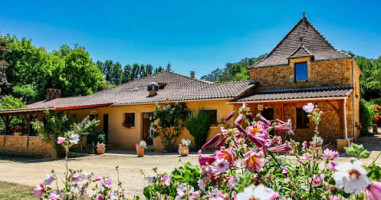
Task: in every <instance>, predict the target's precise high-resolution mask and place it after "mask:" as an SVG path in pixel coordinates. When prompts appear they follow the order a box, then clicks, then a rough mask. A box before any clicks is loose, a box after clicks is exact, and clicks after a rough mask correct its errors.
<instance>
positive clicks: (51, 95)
mask: <svg viewBox="0 0 381 200" xmlns="http://www.w3.org/2000/svg"><path fill="white" fill-rule="evenodd" d="M60 97H61V90H60V89H53V88H48V89H46V100H47V101H49V100H53V99H56V98H60Z"/></svg>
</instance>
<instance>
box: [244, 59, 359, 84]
mask: <svg viewBox="0 0 381 200" xmlns="http://www.w3.org/2000/svg"><path fill="white" fill-rule="evenodd" d="M351 62H352V60H351V59H345V60H333V61H320V62H309V61H308V62H307V65H308V82H298V83H295V74H294V63H293V62H291V63H290V65H282V66H274V67H265V68H258V69H250V79H252V80H255V81H259V89H260V90H273V89H289V88H308V87H325V86H341V85H352V82H351V81H352V80H351V76H352V72H351V67H352V65H351Z"/></svg>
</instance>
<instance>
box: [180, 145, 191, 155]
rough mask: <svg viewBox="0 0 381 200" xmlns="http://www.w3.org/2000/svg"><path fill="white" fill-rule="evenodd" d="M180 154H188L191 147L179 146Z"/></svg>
mask: <svg viewBox="0 0 381 200" xmlns="http://www.w3.org/2000/svg"><path fill="white" fill-rule="evenodd" d="M179 154H180V156H188V154H189V148H188V147H179Z"/></svg>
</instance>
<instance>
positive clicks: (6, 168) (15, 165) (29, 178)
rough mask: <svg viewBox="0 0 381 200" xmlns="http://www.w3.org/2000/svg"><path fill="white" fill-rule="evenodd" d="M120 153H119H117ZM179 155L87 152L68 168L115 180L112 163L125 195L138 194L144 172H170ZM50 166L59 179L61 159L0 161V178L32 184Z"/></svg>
mask: <svg viewBox="0 0 381 200" xmlns="http://www.w3.org/2000/svg"><path fill="white" fill-rule="evenodd" d="M120 153H123V154H120ZM179 159H180V157H179V156H178V155H177V154H157V153H156V154H151V155H146V156H145V157H144V158H138V157H136V155H135V153H133V152H118V153H107V154H105V155H90V156H84V157H77V158H72V159H70V161H69V167H70V168H72V169H83V170H84V171H88V172H94V174H95V175H96V176H110V177H111V178H112V179H113V180H114V181H115V183H116V180H117V174H116V171H115V166H119V173H120V177H119V178H120V180H121V181H122V183H123V185H124V188H126V192H127V195H128V196H129V197H133V196H134V195H139V196H141V195H142V191H143V188H144V186H145V181H144V179H143V175H142V174H141V173H140V170H142V171H143V172H144V173H148V172H150V171H152V168H153V167H157V168H158V171H159V172H171V171H172V170H173V168H175V167H179V166H181V163H179ZM181 162H184V163H185V162H192V163H198V155H197V154H191V155H189V156H188V157H181ZM52 169H54V171H55V172H56V173H57V175H58V177H59V178H62V177H63V176H64V171H65V166H64V160H52V161H48V160H41V159H38V160H36V159H33V160H30V159H27V158H25V159H17V160H16V161H9V160H3V159H2V160H0V181H7V182H14V183H19V184H24V185H30V186H35V185H37V184H38V183H40V182H41V181H43V180H44V178H45V175H46V174H47V173H49V172H50V171H51V170H52Z"/></svg>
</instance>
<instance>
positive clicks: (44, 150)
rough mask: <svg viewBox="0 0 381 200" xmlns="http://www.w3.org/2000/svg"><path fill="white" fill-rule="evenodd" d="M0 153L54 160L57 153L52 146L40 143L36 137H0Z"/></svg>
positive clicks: (39, 139) (40, 138)
mask: <svg viewBox="0 0 381 200" xmlns="http://www.w3.org/2000/svg"><path fill="white" fill-rule="evenodd" d="M0 153H2V154H11V155H21V156H37V157H50V158H56V157H57V152H56V150H55V148H54V146H53V145H52V144H49V143H45V142H43V141H42V137H38V136H12V135H0Z"/></svg>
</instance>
